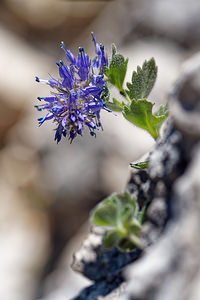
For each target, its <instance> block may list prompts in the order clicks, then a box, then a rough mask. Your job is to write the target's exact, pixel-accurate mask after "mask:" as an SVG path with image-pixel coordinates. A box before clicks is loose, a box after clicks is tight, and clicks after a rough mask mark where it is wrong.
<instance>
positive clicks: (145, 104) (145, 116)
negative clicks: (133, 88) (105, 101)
mask: <svg viewBox="0 0 200 300" xmlns="http://www.w3.org/2000/svg"><path fill="white" fill-rule="evenodd" d="M152 108H153V104H152V103H151V102H149V101H147V100H145V99H143V100H132V102H131V105H130V106H127V105H125V106H124V108H123V111H122V113H123V116H124V117H125V118H126V119H127V120H128V121H129V122H131V123H133V124H134V125H136V126H138V127H140V128H143V129H145V130H146V131H148V132H149V133H150V134H151V135H152V137H153V138H154V139H156V138H157V137H158V130H159V127H160V125H161V123H162V122H163V121H164V120H165V118H166V116H165V115H162V116H156V115H154V114H153V113H152Z"/></svg>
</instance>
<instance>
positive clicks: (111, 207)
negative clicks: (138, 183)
mask: <svg viewBox="0 0 200 300" xmlns="http://www.w3.org/2000/svg"><path fill="white" fill-rule="evenodd" d="M143 214H144V210H142V211H139V207H138V204H137V202H136V200H135V198H134V197H133V196H132V195H131V194H130V193H129V192H128V191H125V192H123V193H114V194H112V195H111V196H109V197H108V198H106V199H104V200H103V201H102V202H101V203H99V204H98V205H97V206H96V207H95V208H94V210H93V211H92V213H91V222H92V223H93V224H95V225H97V226H103V227H105V228H106V229H107V231H106V233H105V235H104V238H103V247H104V248H105V249H109V248H112V247H114V246H117V247H118V248H120V249H121V250H123V251H131V250H133V249H135V247H139V248H142V242H141V240H140V231H141V227H142V219H143Z"/></svg>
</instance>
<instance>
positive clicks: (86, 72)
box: [35, 33, 109, 143]
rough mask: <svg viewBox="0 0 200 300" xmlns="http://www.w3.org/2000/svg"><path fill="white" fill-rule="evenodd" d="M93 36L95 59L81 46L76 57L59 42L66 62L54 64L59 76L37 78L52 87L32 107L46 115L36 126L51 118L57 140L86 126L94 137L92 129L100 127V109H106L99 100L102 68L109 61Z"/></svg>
mask: <svg viewBox="0 0 200 300" xmlns="http://www.w3.org/2000/svg"><path fill="white" fill-rule="evenodd" d="M92 38H93V42H94V45H95V52H96V57H95V58H94V59H92V60H90V59H89V56H88V55H87V54H85V51H84V49H83V48H82V47H80V48H79V53H78V57H77V59H76V58H75V57H74V55H73V54H72V53H71V51H69V50H67V49H66V48H65V45H64V43H63V42H61V44H60V46H61V48H62V49H63V50H64V52H65V55H66V60H67V63H68V65H67V64H66V63H64V62H63V61H60V62H58V63H57V66H58V68H59V79H57V80H56V79H54V78H52V77H50V79H48V80H43V79H39V78H38V77H36V81H37V82H42V83H45V84H47V85H49V86H50V87H51V88H53V91H52V92H51V95H50V96H47V97H38V100H39V101H44V103H43V104H40V105H35V107H36V108H37V110H38V111H41V110H46V112H47V113H46V115H45V116H43V117H41V118H39V119H38V122H39V126H41V125H42V124H43V123H44V122H45V121H47V120H52V119H53V122H55V123H56V133H55V140H56V141H57V143H59V142H60V140H61V138H62V136H64V137H68V138H69V140H70V142H72V141H73V139H74V138H75V137H76V136H77V135H82V132H83V130H84V128H88V130H89V131H90V134H91V135H92V136H96V133H95V131H96V130H97V129H98V128H99V127H101V128H102V126H101V122H100V111H101V109H105V110H108V109H107V108H106V104H105V103H104V102H103V100H102V99H101V93H102V91H103V89H104V87H105V79H104V73H103V70H104V66H107V64H108V63H107V59H106V56H105V53H104V47H103V46H102V45H99V44H98V43H97V42H96V39H95V37H94V34H93V33H92ZM108 111H109V110H108Z"/></svg>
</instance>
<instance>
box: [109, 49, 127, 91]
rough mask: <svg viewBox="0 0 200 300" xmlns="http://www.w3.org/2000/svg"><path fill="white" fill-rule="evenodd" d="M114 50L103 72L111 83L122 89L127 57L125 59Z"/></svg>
mask: <svg viewBox="0 0 200 300" xmlns="http://www.w3.org/2000/svg"><path fill="white" fill-rule="evenodd" d="M115 50H116V49H115ZM115 50H113V56H112V59H111V62H110V65H109V67H108V68H107V69H106V71H105V74H106V76H107V77H108V80H109V82H110V83H111V84H113V85H114V86H115V87H117V88H118V89H119V90H120V91H123V83H124V78H125V75H126V71H127V64H128V59H125V58H124V57H123V56H122V55H121V54H118V53H117V54H116V52H115Z"/></svg>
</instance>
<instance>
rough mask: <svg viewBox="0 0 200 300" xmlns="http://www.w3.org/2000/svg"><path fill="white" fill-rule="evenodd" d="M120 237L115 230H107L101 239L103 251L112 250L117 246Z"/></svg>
mask: <svg viewBox="0 0 200 300" xmlns="http://www.w3.org/2000/svg"><path fill="white" fill-rule="evenodd" d="M119 240H120V235H119V233H118V231H117V230H109V231H108V232H106V234H105V235H104V237H103V247H104V248H105V249H109V248H112V247H114V246H116V245H117V244H118V242H119Z"/></svg>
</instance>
